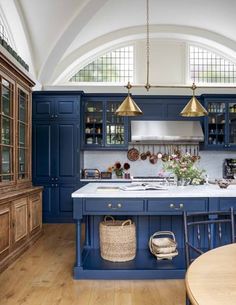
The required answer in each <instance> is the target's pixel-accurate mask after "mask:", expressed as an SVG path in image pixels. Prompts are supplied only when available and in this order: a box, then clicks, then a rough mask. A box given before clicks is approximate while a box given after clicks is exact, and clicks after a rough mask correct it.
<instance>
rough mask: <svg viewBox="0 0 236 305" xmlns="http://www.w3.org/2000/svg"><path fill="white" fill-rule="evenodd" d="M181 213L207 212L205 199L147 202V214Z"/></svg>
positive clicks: (154, 200)
mask: <svg viewBox="0 0 236 305" xmlns="http://www.w3.org/2000/svg"><path fill="white" fill-rule="evenodd" d="M182 211H207V199H200V198H196V199H186V198H184V199H182V198H173V199H153V200H149V201H148V212H170V213H181V212H182Z"/></svg>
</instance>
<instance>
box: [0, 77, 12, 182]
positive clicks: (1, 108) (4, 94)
mask: <svg viewBox="0 0 236 305" xmlns="http://www.w3.org/2000/svg"><path fill="white" fill-rule="evenodd" d="M13 89H14V85H13V83H12V82H11V81H9V80H8V79H5V78H4V77H2V76H0V99H1V100H0V125H1V126H0V184H1V183H9V182H11V181H13V180H14V168H13V159H14V150H13V148H14V140H13V126H14V113H13V97H14V96H13Z"/></svg>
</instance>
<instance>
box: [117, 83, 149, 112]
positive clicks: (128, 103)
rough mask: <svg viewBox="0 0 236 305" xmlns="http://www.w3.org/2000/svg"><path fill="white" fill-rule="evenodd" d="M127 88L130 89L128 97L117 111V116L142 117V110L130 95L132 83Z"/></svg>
mask: <svg viewBox="0 0 236 305" xmlns="http://www.w3.org/2000/svg"><path fill="white" fill-rule="evenodd" d="M126 87H127V89H128V96H127V97H126V98H125V99H124V101H123V102H122V104H121V105H120V106H119V108H118V109H117V110H116V114H117V115H119V116H138V115H142V114H143V112H142V111H141V109H140V108H139V107H138V105H137V104H136V103H135V101H134V100H133V99H132V97H131V95H130V88H131V84H130V82H128V85H127V86H126Z"/></svg>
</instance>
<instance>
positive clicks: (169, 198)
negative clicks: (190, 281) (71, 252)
mask: <svg viewBox="0 0 236 305" xmlns="http://www.w3.org/2000/svg"><path fill="white" fill-rule="evenodd" d="M121 185H122V184H121V183H89V184H87V185H86V186H84V187H82V188H80V189H79V190H77V191H75V192H74V193H72V198H73V217H74V219H75V221H76V262H75V266H74V278H75V279H175V278H183V277H184V275H185V271H186V267H185V255H184V229H183V220H182V213H183V211H191V212H193V211H199V212H203V211H215V210H229V208H230V207H234V208H235V209H236V185H230V186H229V187H228V188H227V189H220V188H219V187H218V185H203V186H186V187H176V186H169V187H168V188H167V189H166V190H149V191H124V190H121V189H120V186H121ZM126 185H127V183H126ZM105 215H113V216H114V217H116V218H118V219H128V218H131V219H132V220H133V221H134V222H135V224H136V234H137V253H136V257H135V259H134V260H132V261H129V262H122V263H113V262H109V261H106V260H104V259H102V258H101V256H100V250H99V223H100V221H102V220H103V218H104V216H105ZM82 221H83V222H85V240H84V241H83V242H82V238H81V223H82ZM156 231H173V232H174V234H175V237H176V241H177V243H178V251H179V255H178V256H177V257H175V258H173V260H162V261H159V260H157V259H156V258H155V257H154V256H153V255H152V254H151V253H150V251H149V248H148V241H149V238H150V236H151V235H152V234H153V233H154V232H156Z"/></svg>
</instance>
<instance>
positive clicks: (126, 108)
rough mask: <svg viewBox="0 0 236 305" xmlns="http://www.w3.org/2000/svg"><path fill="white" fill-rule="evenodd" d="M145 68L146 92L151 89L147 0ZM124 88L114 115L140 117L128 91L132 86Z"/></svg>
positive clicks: (147, 4) (147, 6)
mask: <svg viewBox="0 0 236 305" xmlns="http://www.w3.org/2000/svg"><path fill="white" fill-rule="evenodd" d="M146 34H147V36H146V66H147V81H146V85H145V88H146V90H147V91H148V90H149V89H150V88H151V85H150V83H149V57H150V39H149V0H147V1H146ZM126 88H127V89H128V96H127V97H126V98H125V100H124V101H123V102H122V104H121V105H120V107H119V108H118V109H117V110H116V114H117V115H120V116H138V115H142V114H143V112H142V110H141V109H140V108H139V107H138V105H137V104H136V103H135V101H134V100H133V99H132V97H131V96H130V89H131V88H132V85H131V84H130V82H128V84H127V86H126Z"/></svg>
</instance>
